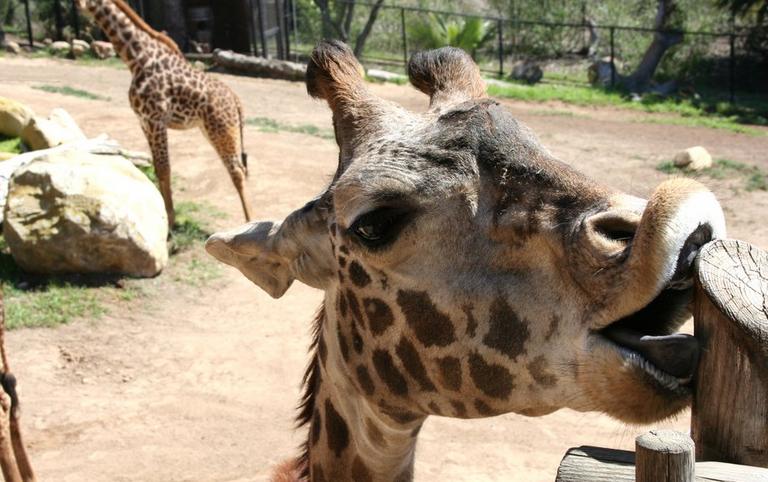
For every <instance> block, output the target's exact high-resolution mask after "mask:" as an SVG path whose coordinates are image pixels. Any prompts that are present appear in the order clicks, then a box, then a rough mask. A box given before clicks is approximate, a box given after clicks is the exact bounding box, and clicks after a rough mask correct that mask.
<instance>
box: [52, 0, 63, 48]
mask: <svg viewBox="0 0 768 482" xmlns="http://www.w3.org/2000/svg"><path fill="white" fill-rule="evenodd" d="M53 18H54V21H55V22H56V40H62V39H63V38H64V19H63V18H61V3H59V0H53Z"/></svg>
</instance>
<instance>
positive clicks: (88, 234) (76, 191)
mask: <svg viewBox="0 0 768 482" xmlns="http://www.w3.org/2000/svg"><path fill="white" fill-rule="evenodd" d="M3 235H4V236H5V239H6V241H7V243H8V246H9V247H10V249H11V254H12V255H13V258H14V259H15V260H16V262H17V263H18V264H19V266H21V267H22V268H23V269H24V270H26V271H30V272H33V273H46V274H47V273H121V274H126V275H130V276H141V277H150V276H155V275H157V274H158V273H160V271H162V269H163V268H164V267H165V266H166V264H167V263H168V250H167V247H166V239H167V237H168V219H167V217H166V214H165V208H164V204H163V199H162V197H161V196H160V193H159V192H158V190H157V188H156V187H155V186H154V184H152V183H151V182H150V181H149V180H148V179H147V177H146V176H145V175H144V174H142V173H141V171H139V170H138V169H137V168H136V167H135V166H134V165H133V164H131V162H130V161H128V160H127V159H124V158H122V157H120V156H111V155H110V156H104V155H96V154H90V153H87V152H83V151H79V150H71V149H70V150H67V149H62V150H59V151H56V152H49V153H47V154H45V155H43V156H41V157H39V158H37V159H35V160H33V161H32V162H30V163H28V164H27V165H25V166H22V167H20V168H19V169H18V170H17V171H16V172H15V173H14V175H13V177H12V178H11V182H10V186H9V192H8V200H7V202H6V206H5V222H4V223H3Z"/></svg>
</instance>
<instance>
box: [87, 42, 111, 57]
mask: <svg viewBox="0 0 768 482" xmlns="http://www.w3.org/2000/svg"><path fill="white" fill-rule="evenodd" d="M91 52H93V55H95V56H96V57H98V58H100V59H102V60H103V59H108V58H110V57H114V56H115V47H114V46H113V45H112V44H111V43H110V42H104V41H103V40H94V41H93V42H92V43H91Z"/></svg>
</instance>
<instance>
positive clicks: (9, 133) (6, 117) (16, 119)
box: [0, 97, 35, 137]
mask: <svg viewBox="0 0 768 482" xmlns="http://www.w3.org/2000/svg"><path fill="white" fill-rule="evenodd" d="M34 115H35V113H34V112H32V109H30V108H29V107H27V106H25V105H24V104H21V103H19V102H16V101H15V100H11V99H6V98H5V97H0V134H2V135H4V136H6V137H21V131H22V130H24V127H25V126H26V125H27V124H29V121H30V120H31V119H32V117H34Z"/></svg>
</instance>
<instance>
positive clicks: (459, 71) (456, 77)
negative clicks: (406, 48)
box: [408, 47, 486, 107]
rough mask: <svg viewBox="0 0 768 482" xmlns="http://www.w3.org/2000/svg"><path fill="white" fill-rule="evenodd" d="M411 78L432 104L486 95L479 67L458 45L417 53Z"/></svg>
mask: <svg viewBox="0 0 768 482" xmlns="http://www.w3.org/2000/svg"><path fill="white" fill-rule="evenodd" d="M408 77H409V78H410V80H411V84H413V86H414V87H416V88H417V89H419V90H420V91H422V92H424V93H425V94H427V95H428V96H429V97H430V107H435V106H440V105H441V104H446V103H450V104H456V103H459V102H464V101H467V100H470V99H481V98H484V97H486V93H485V89H486V87H485V81H484V80H483V78H482V77H481V76H480V68H479V67H478V66H477V64H476V63H475V61H474V60H472V57H470V56H469V54H468V53H466V52H464V51H463V50H461V49H458V48H455V47H443V48H441V49H437V50H428V51H426V52H417V53H416V54H414V55H413V57H411V60H410V62H408Z"/></svg>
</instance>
